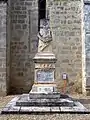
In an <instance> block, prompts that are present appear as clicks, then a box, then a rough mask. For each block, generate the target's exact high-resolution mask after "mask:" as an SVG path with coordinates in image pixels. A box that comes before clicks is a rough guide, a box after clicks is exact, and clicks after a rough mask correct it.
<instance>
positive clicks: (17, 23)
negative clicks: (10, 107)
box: [10, 0, 38, 93]
mask: <svg viewBox="0 0 90 120" xmlns="http://www.w3.org/2000/svg"><path fill="white" fill-rule="evenodd" d="M10 5H11V40H10V47H11V50H10V52H11V53H10V55H11V56H10V66H11V67H10V71H11V73H10V91H11V92H12V93H23V92H24V93H25V92H29V91H30V89H31V86H32V84H33V79H34V78H33V77H34V70H33V69H34V65H33V60H32V58H33V57H34V55H35V53H36V51H37V32H38V9H37V7H38V3H37V1H35V0H33V1H32V0H11V3H10Z"/></svg>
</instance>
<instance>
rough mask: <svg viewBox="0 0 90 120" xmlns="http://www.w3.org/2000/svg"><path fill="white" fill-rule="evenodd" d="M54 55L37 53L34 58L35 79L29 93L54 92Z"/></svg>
mask: <svg viewBox="0 0 90 120" xmlns="http://www.w3.org/2000/svg"><path fill="white" fill-rule="evenodd" d="M55 62H56V58H55V55H54V54H53V53H51V52H38V53H37V54H36V55H35V57H34V63H35V79H34V85H33V86H32V90H31V91H30V93H31V92H39V93H51V92H56V84H55Z"/></svg>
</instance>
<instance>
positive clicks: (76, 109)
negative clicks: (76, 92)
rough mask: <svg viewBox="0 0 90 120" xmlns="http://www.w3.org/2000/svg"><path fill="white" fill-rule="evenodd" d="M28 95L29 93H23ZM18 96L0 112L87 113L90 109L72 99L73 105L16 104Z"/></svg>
mask: <svg viewBox="0 0 90 120" xmlns="http://www.w3.org/2000/svg"><path fill="white" fill-rule="evenodd" d="M23 96H24V97H26V96H27V97H28V96H29V95H28V94H27V95H23ZM19 99H20V96H19V97H15V98H14V99H12V100H11V101H10V102H9V103H8V104H7V105H6V106H5V108H4V109H3V110H2V111H1V114H30V113H34V114H35V113H82V114H83V113H85V114H89V113H90V110H87V109H86V108H85V107H84V106H83V105H82V104H81V103H80V102H78V101H74V104H75V106H73V107H70V106H61V107H60V106H48V107H47V106H46V107H45V106H39V107H38V106H28V107H27V106H16V102H17V100H19Z"/></svg>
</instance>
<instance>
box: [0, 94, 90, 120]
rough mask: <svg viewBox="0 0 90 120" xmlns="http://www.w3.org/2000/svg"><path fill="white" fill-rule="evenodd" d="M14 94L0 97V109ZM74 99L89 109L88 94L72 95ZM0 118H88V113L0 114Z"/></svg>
mask: <svg viewBox="0 0 90 120" xmlns="http://www.w3.org/2000/svg"><path fill="white" fill-rule="evenodd" d="M14 97H15V96H6V97H0V110H2V108H3V107H4V106H5V105H6V104H7V103H8V102H9V101H10V100H11V99H12V98H14ZM72 97H73V98H76V99H81V100H83V101H84V102H83V104H84V106H85V107H86V108H88V109H90V96H89V97H84V96H82V95H75V96H72ZM0 120H90V114H49V113H48V114H42V115H40V114H37V115H35V114H30V115H29V114H24V115H16V114H14V115H12V114H9V115H0Z"/></svg>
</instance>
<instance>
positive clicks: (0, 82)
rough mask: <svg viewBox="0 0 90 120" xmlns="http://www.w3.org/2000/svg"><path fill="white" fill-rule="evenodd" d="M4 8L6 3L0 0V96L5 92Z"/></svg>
mask: <svg viewBox="0 0 90 120" xmlns="http://www.w3.org/2000/svg"><path fill="white" fill-rule="evenodd" d="M6 10H7V4H6V3H4V2H0V96H2V95H6V94H7V82H6Z"/></svg>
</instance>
